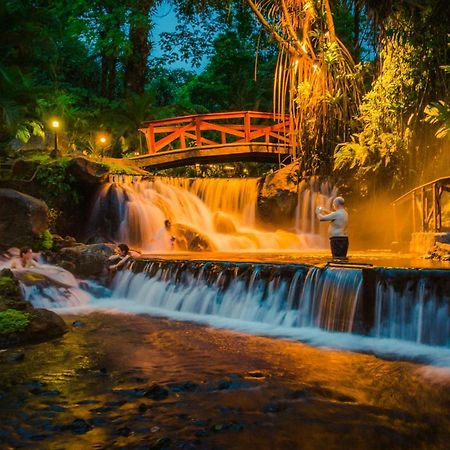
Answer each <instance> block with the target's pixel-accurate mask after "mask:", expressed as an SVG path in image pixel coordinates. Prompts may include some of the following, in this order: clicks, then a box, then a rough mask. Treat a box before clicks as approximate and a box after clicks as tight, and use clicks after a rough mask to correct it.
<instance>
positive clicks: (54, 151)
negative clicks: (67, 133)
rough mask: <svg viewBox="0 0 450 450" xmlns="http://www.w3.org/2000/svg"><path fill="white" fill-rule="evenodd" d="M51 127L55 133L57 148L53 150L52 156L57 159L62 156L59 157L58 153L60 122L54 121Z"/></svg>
mask: <svg viewBox="0 0 450 450" xmlns="http://www.w3.org/2000/svg"><path fill="white" fill-rule="evenodd" d="M51 127H52V129H53V133H54V135H55V146H54V147H53V150H52V152H51V153H50V156H51V157H52V158H57V157H58V156H60V155H59V151H58V130H59V127H60V123H59V120H57V119H53V120H52V121H51Z"/></svg>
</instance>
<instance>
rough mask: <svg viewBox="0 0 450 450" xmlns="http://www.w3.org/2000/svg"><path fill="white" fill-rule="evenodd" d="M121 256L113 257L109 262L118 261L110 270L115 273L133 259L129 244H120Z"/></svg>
mask: <svg viewBox="0 0 450 450" xmlns="http://www.w3.org/2000/svg"><path fill="white" fill-rule="evenodd" d="M117 247H119V254H118V255H113V256H111V257H110V258H109V261H117V262H116V263H115V264H111V265H110V266H109V267H108V270H110V271H112V272H114V271H116V270H119V269H121V268H122V267H124V266H125V264H126V263H127V261H128V260H129V259H130V258H131V253H130V249H129V247H128V245H127V244H119V245H118V246H117Z"/></svg>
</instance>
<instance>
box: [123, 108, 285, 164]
mask: <svg viewBox="0 0 450 450" xmlns="http://www.w3.org/2000/svg"><path fill="white" fill-rule="evenodd" d="M144 125H145V126H144V127H143V128H140V129H139V131H141V132H142V133H143V134H144V136H145V139H146V144H147V154H145V155H140V156H136V157H132V158H130V159H132V160H134V161H135V162H136V163H137V164H138V165H139V166H140V167H146V168H153V169H165V168H171V167H180V166H186V165H192V164H211V163H219V162H232V161H256V162H287V161H290V160H292V158H293V154H292V145H291V139H292V132H291V129H292V128H291V121H290V117H289V116H287V115H280V114H273V113H267V112H258V111H237V112H222V113H209V114H194V115H188V116H182V117H173V118H169V119H161V120H154V121H149V122H145V123H144Z"/></svg>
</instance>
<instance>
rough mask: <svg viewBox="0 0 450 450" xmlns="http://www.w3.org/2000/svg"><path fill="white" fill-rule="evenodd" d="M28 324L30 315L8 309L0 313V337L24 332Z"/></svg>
mask: <svg viewBox="0 0 450 450" xmlns="http://www.w3.org/2000/svg"><path fill="white" fill-rule="evenodd" d="M29 324H30V314H29V313H26V312H23V311H18V310H17V309H13V308H9V309H5V310H4V311H0V335H1V336H5V335H8V334H12V333H18V332H20V331H23V330H25V328H26V327H27V326H28V325H29Z"/></svg>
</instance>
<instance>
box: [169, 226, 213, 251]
mask: <svg viewBox="0 0 450 450" xmlns="http://www.w3.org/2000/svg"><path fill="white" fill-rule="evenodd" d="M172 228H173V232H174V235H175V237H176V239H177V240H176V248H177V249H178V250H189V251H194V252H196V251H200V252H203V251H205V252H206V251H208V252H209V251H214V250H217V249H216V248H215V246H214V244H213V243H212V242H211V241H210V240H209V238H208V236H206V235H204V234H202V232H201V231H200V230H197V229H195V228H194V227H192V226H188V225H185V224H173V226H172Z"/></svg>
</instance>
